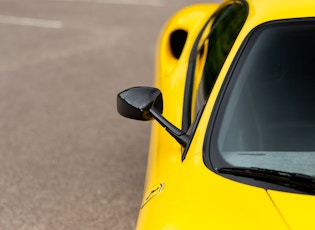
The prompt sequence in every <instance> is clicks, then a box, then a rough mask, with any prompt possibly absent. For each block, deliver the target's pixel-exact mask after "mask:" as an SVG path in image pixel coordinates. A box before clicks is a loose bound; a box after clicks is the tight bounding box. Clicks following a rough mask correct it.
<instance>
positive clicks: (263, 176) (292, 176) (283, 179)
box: [217, 167, 315, 194]
mask: <svg viewBox="0 0 315 230" xmlns="http://www.w3.org/2000/svg"><path fill="white" fill-rule="evenodd" d="M217 171H218V172H219V173H224V174H230V175H235V176H242V177H248V178H252V179H256V180H261V181H265V182H269V183H274V184H278V185H282V186H286V187H290V188H293V189H297V190H300V191H303V192H307V193H312V194H315V177H312V176H309V175H305V174H299V173H290V172H283V171H277V170H271V169H264V168H254V167H252V168H247V167H231V168H219V169H217Z"/></svg>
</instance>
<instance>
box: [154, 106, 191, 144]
mask: <svg viewBox="0 0 315 230" xmlns="http://www.w3.org/2000/svg"><path fill="white" fill-rule="evenodd" d="M149 112H150V113H151V115H152V116H153V117H154V118H155V119H156V120H157V122H159V123H160V124H161V125H162V126H163V127H164V128H165V129H166V131H167V132H168V133H169V134H171V135H172V137H174V138H175V139H176V140H177V141H178V142H179V143H180V144H181V145H182V146H183V147H186V146H187V145H188V142H189V139H190V137H189V136H188V135H187V134H186V133H184V132H183V131H182V130H180V129H178V128H177V127H175V126H174V125H173V124H172V123H170V122H169V121H168V120H166V119H165V118H164V117H163V116H162V114H161V113H159V111H158V110H157V109H155V108H154V107H152V108H150V109H149Z"/></svg>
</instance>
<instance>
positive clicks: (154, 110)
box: [117, 86, 190, 147]
mask: <svg viewBox="0 0 315 230" xmlns="http://www.w3.org/2000/svg"><path fill="white" fill-rule="evenodd" d="M117 110H118V113H119V114H120V115H122V116H124V117H127V118H131V119H135V120H142V121H148V120H152V119H153V118H154V119H156V120H157V121H158V122H159V123H160V124H161V125H162V126H163V127H164V128H165V129H166V131H167V132H168V133H170V134H171V135H172V136H173V137H174V138H175V139H176V140H177V141H178V142H179V143H180V144H181V145H182V146H183V147H186V146H187V144H188V142H189V139H190V137H189V136H188V135H187V134H186V133H184V132H183V131H181V130H180V129H178V128H177V127H176V126H174V125H173V124H172V123H170V122H169V121H168V120H166V119H165V118H164V117H163V116H162V112H163V98H162V93H161V91H160V90H159V89H157V88H153V87H144V86H141V87H133V88H129V89H126V90H124V91H122V92H121V93H119V94H118V96H117Z"/></svg>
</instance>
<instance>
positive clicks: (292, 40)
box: [212, 21, 315, 175]
mask: <svg viewBox="0 0 315 230" xmlns="http://www.w3.org/2000/svg"><path fill="white" fill-rule="evenodd" d="M262 28H263V29H259V30H257V31H256V32H255V33H254V34H253V36H252V37H251V40H250V42H249V45H248V46H247V48H246V49H245V52H244V56H243V57H242V58H241V60H240V61H239V63H240V64H239V66H238V67H237V68H236V71H235V72H234V76H232V81H231V83H230V85H229V86H228V91H227V92H229V93H226V96H225V98H224V99H223V104H222V105H223V106H222V109H221V110H220V112H219V115H218V117H221V118H219V122H218V123H216V125H215V135H216V136H215V137H214V139H213V140H215V141H213V142H212V144H213V148H212V149H215V150H216V151H215V152H217V153H218V154H219V155H220V156H221V157H222V159H223V160H224V161H225V162H226V163H227V164H230V165H234V166H244V167H260V168H268V169H276V170H281V171H288V172H297V173H305V174H309V175H315V167H314V166H315V106H314V105H315V58H314V53H315V43H314V41H315V22H314V21H311V22H310V21H303V22H301V21H299V22H291V23H289V22H283V23H276V24H272V25H269V26H268V25H265V26H264V27H262Z"/></svg>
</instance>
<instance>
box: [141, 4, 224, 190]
mask: <svg viewBox="0 0 315 230" xmlns="http://www.w3.org/2000/svg"><path fill="white" fill-rule="evenodd" d="M217 8H218V4H198V5H193V6H190V7H187V8H184V9H183V10H181V11H179V12H178V13H177V14H175V15H174V16H173V17H172V18H171V19H170V20H169V22H168V23H167V24H166V25H165V27H164V29H163V30H162V33H161V37H160V43H159V45H158V47H157V58H156V62H157V63H156V78H155V79H156V82H155V85H156V86H157V87H158V88H159V89H160V90H161V91H162V93H163V98H167V100H164V111H163V116H165V117H166V118H167V119H168V120H169V121H170V122H172V123H173V124H174V125H175V126H177V127H179V128H181V121H182V110H183V98H184V87H185V81H186V74H187V67H188V58H187V57H189V55H190V50H191V48H192V46H193V43H194V40H195V39H196V37H197V35H198V33H199V31H200V29H201V28H202V26H203V25H204V24H205V22H206V20H207V19H208V18H209V17H210V16H211V15H212V14H213V13H214V12H215V10H216V9H217ZM179 29H181V30H185V31H187V32H188V37H187V42H186V44H185V47H184V49H183V51H182V55H181V57H180V58H179V59H176V58H175V57H174V56H173V55H172V53H171V50H170V47H169V46H170V45H169V40H170V36H171V34H172V32H174V31H176V30H179ZM149 152H150V154H149V158H148V166H147V168H148V170H147V175H146V183H145V193H144V196H145V195H146V194H147V193H150V191H151V190H152V186H153V187H154V186H156V184H155V183H157V184H159V182H157V180H156V178H157V176H158V175H159V176H161V175H162V174H164V173H165V172H166V171H168V170H169V169H172V168H174V167H176V166H177V165H180V164H181V155H182V148H181V146H180V145H179V144H178V143H177V142H176V141H174V139H173V138H172V137H171V136H170V135H169V134H168V133H167V132H166V131H165V130H164V128H162V127H161V126H160V125H158V124H157V123H156V122H154V123H153V125H152V130H151V143H150V151H149Z"/></svg>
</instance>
